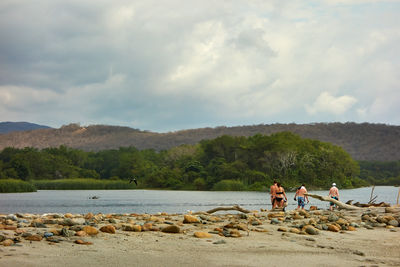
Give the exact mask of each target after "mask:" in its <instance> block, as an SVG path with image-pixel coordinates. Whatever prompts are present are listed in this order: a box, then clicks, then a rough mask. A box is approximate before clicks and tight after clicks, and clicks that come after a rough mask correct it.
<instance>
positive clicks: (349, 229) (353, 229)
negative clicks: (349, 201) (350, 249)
mask: <svg viewBox="0 0 400 267" xmlns="http://www.w3.org/2000/svg"><path fill="white" fill-rule="evenodd" d="M347 230H348V231H356V228H355V227H354V226H351V225H349V226H348V227H347Z"/></svg>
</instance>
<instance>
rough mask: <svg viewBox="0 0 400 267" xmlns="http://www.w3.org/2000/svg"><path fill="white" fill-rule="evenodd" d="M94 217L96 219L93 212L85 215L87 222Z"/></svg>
mask: <svg viewBox="0 0 400 267" xmlns="http://www.w3.org/2000/svg"><path fill="white" fill-rule="evenodd" d="M93 217H94V214H93V213H91V212H89V213H87V214H86V215H85V217H84V218H85V219H86V220H91V219H92V218H93Z"/></svg>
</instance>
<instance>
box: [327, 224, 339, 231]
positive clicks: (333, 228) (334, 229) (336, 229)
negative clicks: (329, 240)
mask: <svg viewBox="0 0 400 267" xmlns="http://www.w3.org/2000/svg"><path fill="white" fill-rule="evenodd" d="M328 230H329V231H331V232H339V231H340V229H339V227H337V226H336V225H333V224H330V225H328Z"/></svg>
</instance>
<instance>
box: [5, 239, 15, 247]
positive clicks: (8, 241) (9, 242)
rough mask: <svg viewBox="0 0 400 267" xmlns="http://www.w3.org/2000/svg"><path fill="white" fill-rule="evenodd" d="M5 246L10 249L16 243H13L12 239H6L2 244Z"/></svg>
mask: <svg viewBox="0 0 400 267" xmlns="http://www.w3.org/2000/svg"><path fill="white" fill-rule="evenodd" d="M2 244H3V246H5V247H8V246H11V245H13V244H14V241H12V240H11V239H6V240H4V241H3V242H2Z"/></svg>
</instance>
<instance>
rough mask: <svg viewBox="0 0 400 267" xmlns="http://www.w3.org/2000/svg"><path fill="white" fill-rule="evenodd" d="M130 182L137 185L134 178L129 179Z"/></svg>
mask: <svg viewBox="0 0 400 267" xmlns="http://www.w3.org/2000/svg"><path fill="white" fill-rule="evenodd" d="M132 181H133V182H135V184H136V185H137V181H136V178H131V179H130V180H129V183H132Z"/></svg>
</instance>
